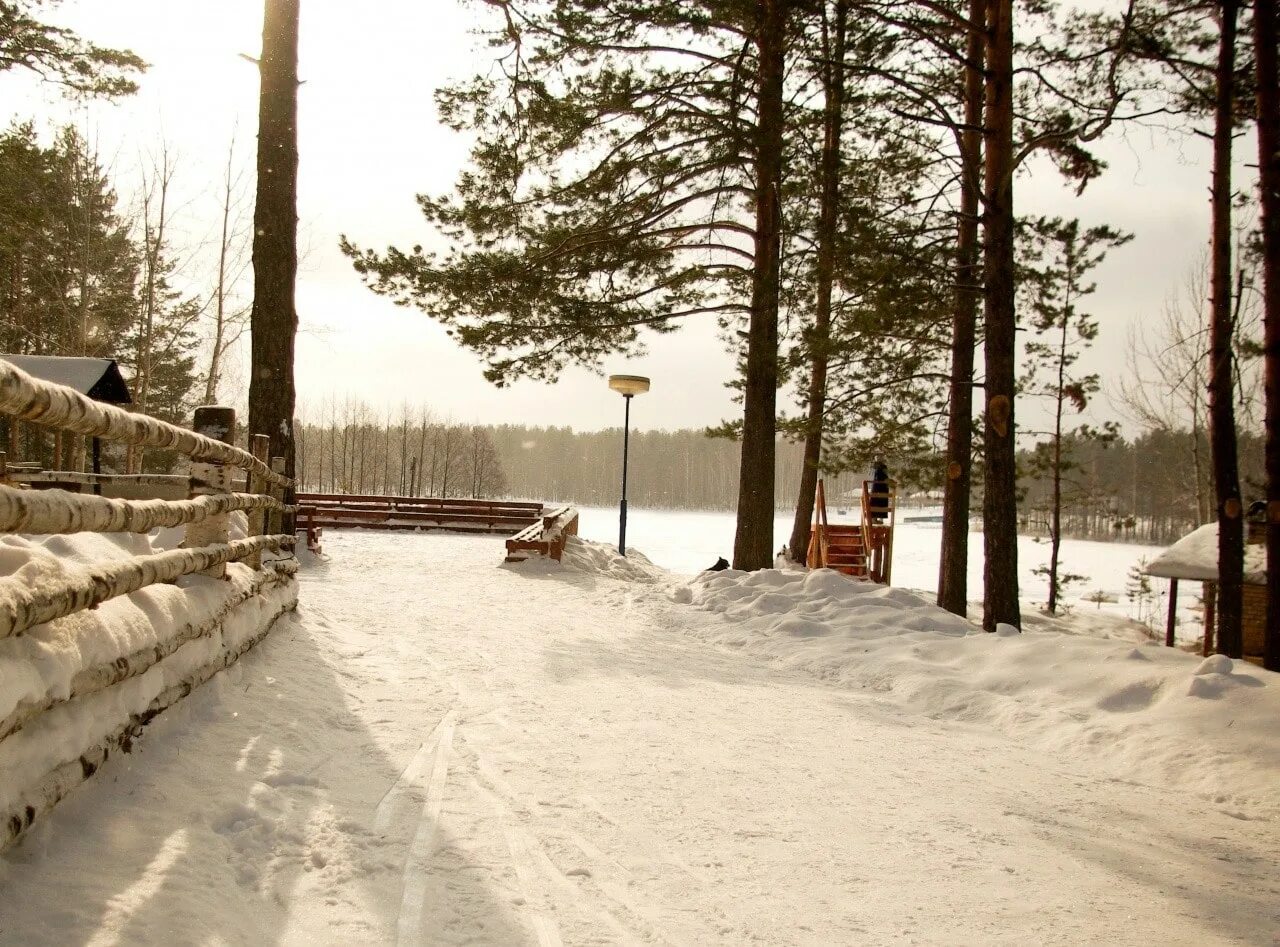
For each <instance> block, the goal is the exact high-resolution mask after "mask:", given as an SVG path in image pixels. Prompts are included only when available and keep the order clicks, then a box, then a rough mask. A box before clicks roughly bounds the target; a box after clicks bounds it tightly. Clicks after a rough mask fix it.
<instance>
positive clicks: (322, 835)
mask: <svg viewBox="0 0 1280 947" xmlns="http://www.w3.org/2000/svg"><path fill="white" fill-rule="evenodd" d="M326 549H327V551H328V553H329V556H330V561H329V562H327V563H321V564H319V565H316V566H314V567H312V568H309V569H307V570H304V572H303V573H302V575H301V581H302V593H301V603H302V604H301V606H300V609H299V613H298V616H297V617H296V618H289V619H284V620H282V621H281V622H280V623H279V624H278V625H277V627H276V630H275V631H274V632H273V633H272V634H271V635H270V636H269V637H268V638H267V639H266V640H265V641H264V642H263V643H262V644H261V645H260V646H258V647H257V648H256V649H255V650H254V651H252V652H250V653H249V654H247V655H246V656H245V657H244V658H242V659H241V661H240V662H239V663H238V664H237V665H236V666H234V667H233V668H231V669H229V670H228V671H227V672H225V673H223V674H220V675H218V676H217V677H216V678H215V679H214V680H213V681H211V682H210V683H209V684H207V685H205V686H204V687H202V688H201V689H200V690H198V691H197V692H196V693H194V694H193V695H192V696H191V697H189V698H188V699H187V700H185V701H183V702H182V703H181V704H180V705H178V707H176V708H175V709H173V710H171V711H169V712H167V713H165V714H163V715H161V716H160V717H159V718H157V719H156V720H155V721H154V722H153V723H152V725H151V726H150V727H148V728H147V730H146V731H145V733H144V735H143V737H142V739H141V740H140V741H138V744H137V745H136V747H135V750H134V752H133V753H132V754H131V755H128V756H124V757H117V758H113V759H111V760H109V761H108V763H107V764H106V765H105V766H104V767H103V768H102V770H101V771H100V772H99V774H98V775H97V776H96V777H95V778H94V779H93V780H91V781H90V783H89V784H87V785H86V786H85V787H83V788H82V789H80V790H78V791H77V792H76V793H74V794H73V796H72V797H71V798H69V799H68V800H67V801H66V802H65V803H63V804H62V805H61V806H59V808H58V810H57V811H56V812H55V813H54V814H53V815H52V816H51V817H49V818H47V819H46V820H44V822H43V823H42V824H41V825H39V826H38V827H37V828H36V829H35V830H34V831H33V832H32V833H31V834H30V836H29V837H28V838H27V839H26V840H25V841H24V842H22V843H21V844H20V845H18V846H16V847H15V848H14V849H13V850H11V851H10V852H9V853H7V854H6V855H5V856H3V858H0V904H2V905H3V907H0V945H10V944H13V945H30V944H36V945H40V944H49V945H54V944H58V945H61V944H68V943H88V942H92V943H94V944H101V945H107V944H173V943H218V944H246V945H248V944H255V945H256V944H264V943H278V944H306V945H315V944H329V943H335V944H365V943H386V944H390V943H396V944H417V943H431V944H434V943H443V944H462V943H468V944H474V943H481V944H536V945H539V947H556V945H560V944H571V945H575V944H627V943H634V944H662V943H679V944H684V943H723V944H747V943H761V944H885V943H894V944H898V943H904V944H959V943H964V944H1017V945H1023V944H1082V943H1107V944H1134V945H1137V944H1149V943H1157V942H1158V943H1161V944H1185V945H1201V944H1275V943H1280V939H1277V938H1278V937H1280V867H1278V866H1280V842H1277V840H1276V832H1275V826H1274V820H1273V819H1272V817H1271V815H1270V813H1269V812H1262V811H1237V810H1233V809H1230V808H1228V807H1224V806H1216V805H1214V804H1212V803H1210V802H1206V801H1205V800H1204V799H1202V798H1200V797H1196V796H1192V795H1189V794H1187V793H1185V792H1179V791H1176V790H1175V789H1173V788H1170V787H1168V786H1164V785H1161V784H1159V783H1157V782H1154V781H1150V780H1148V781H1145V782H1144V781H1142V780H1140V779H1127V778H1124V777H1123V775H1120V774H1117V773H1116V772H1115V770H1114V768H1113V767H1107V766H1102V765H1097V766H1094V765H1091V764H1090V763H1089V761H1088V760H1087V759H1084V758H1081V757H1079V756H1076V755H1061V754H1053V753H1049V752H1046V751H1045V750H1044V749H1043V748H1038V747H1037V746H1036V745H1035V744H1033V743H1031V742H1028V741H1027V740H1023V739H1020V738H1019V737H1018V735H1017V734H1011V733H1004V732H998V731H996V730H994V729H992V728H990V727H980V726H977V725H974V724H972V723H964V722H958V721H954V720H947V719H939V718H935V717H928V716H924V715H921V714H919V713H913V712H911V711H909V710H907V709H904V708H903V707H902V706H900V705H898V704H895V702H894V698H895V695H894V693H893V692H892V691H887V690H875V689H873V688H867V689H853V688H850V687H848V686H840V685H839V684H838V683H834V682H828V681H824V680H820V679H818V678H817V677H814V676H812V675H809V674H805V673H803V672H801V671H796V670H787V669H784V668H782V667H779V666H778V665H777V664H770V663H766V662H765V661H764V660H762V659H761V658H760V657H759V656H758V655H753V654H751V653H749V652H748V651H747V650H746V649H742V648H734V647H729V646H723V645H716V644H712V643H709V642H708V641H706V640H702V639H701V638H700V637H699V635H698V634H697V630H698V628H704V629H706V630H707V632H708V634H707V637H711V636H713V635H712V633H713V632H714V631H715V629H717V628H722V627H723V623H724V622H725V618H724V617H722V616H720V615H716V614H709V613H707V612H705V611H699V610H696V609H693V608H690V607H689V606H687V605H677V604H673V603H672V601H671V600H670V599H669V598H668V597H667V596H666V595H664V586H663V581H664V580H662V579H661V578H660V577H659V578H654V577H651V576H646V575H644V574H642V573H641V572H637V574H636V575H635V576H632V578H633V580H634V581H627V580H625V579H624V578H615V577H610V576H609V575H605V574H590V573H575V572H572V571H570V570H557V569H553V568H549V567H548V568H542V567H538V566H536V565H535V566H533V567H531V568H528V567H519V568H498V567H497V563H498V562H500V560H501V557H502V546H501V543H500V541H499V540H497V539H495V538H492V537H474V536H446V535H439V534H436V535H416V534H397V535H393V536H388V535H386V534H376V533H362V532H341V531H333V532H332V533H330V534H327V535H326ZM628 568H631V567H628ZM645 583H656V584H645Z"/></svg>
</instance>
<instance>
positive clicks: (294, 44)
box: [249, 0, 300, 476]
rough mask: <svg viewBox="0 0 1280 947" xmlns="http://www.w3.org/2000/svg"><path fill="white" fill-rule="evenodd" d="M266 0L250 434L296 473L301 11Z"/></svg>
mask: <svg viewBox="0 0 1280 947" xmlns="http://www.w3.org/2000/svg"><path fill="white" fill-rule="evenodd" d="M299 2H300V0H266V8H265V15H264V17H263V26H262V59H261V61H260V63H259V71H260V73H261V93H260V96H259V102H258V187H257V202H256V204H255V206H254V213H253V227H254V237H253V311H252V314H251V316H250V331H251V332H252V356H251V365H252V367H251V376H250V382H249V431H250V433H254V434H266V435H267V436H268V437H270V438H271V456H273V457H284V458H285V472H286V473H287V474H289V475H290V476H292V474H293V469H294V450H293V412H294V398H295V395H294V385H293V345H294V336H295V335H296V333H297V329H298V316H297V312H296V311H295V309H294V282H295V280H296V277H297V272H298V252H297V231H298V199H297V194H298V131H297V121H298V119H297V115H298V7H299Z"/></svg>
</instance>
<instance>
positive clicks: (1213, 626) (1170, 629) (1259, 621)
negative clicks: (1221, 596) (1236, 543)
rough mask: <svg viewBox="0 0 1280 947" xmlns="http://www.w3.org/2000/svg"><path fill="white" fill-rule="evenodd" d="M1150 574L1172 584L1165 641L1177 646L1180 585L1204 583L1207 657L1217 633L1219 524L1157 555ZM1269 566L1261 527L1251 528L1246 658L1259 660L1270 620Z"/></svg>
mask: <svg viewBox="0 0 1280 947" xmlns="http://www.w3.org/2000/svg"><path fill="white" fill-rule="evenodd" d="M1146 573H1147V575H1152V576H1157V577H1159V578H1163V579H1168V580H1169V612H1168V617H1167V619H1166V622H1165V638H1164V643H1165V644H1166V645H1167V646H1169V647H1171V648H1172V647H1173V643H1174V628H1175V626H1176V624H1177V609H1178V583H1179V582H1180V581H1189V582H1200V583H1202V585H1203V589H1204V592H1203V598H1204V648H1203V652H1204V654H1206V655H1208V654H1209V653H1210V652H1211V651H1212V650H1213V642H1214V638H1215V634H1216V631H1217V609H1216V604H1217V598H1218V524H1217V523H1216V522H1213V523H1206V524H1204V525H1203V526H1201V527H1198V528H1197V529H1195V530H1192V531H1191V532H1190V533H1188V534H1187V535H1186V536H1183V537H1182V538H1181V539H1179V540H1178V541H1177V542H1176V543H1174V544H1173V545H1172V546H1170V547H1169V548H1168V549H1166V550H1165V551H1164V552H1162V553H1161V554H1160V555H1158V556H1157V557H1156V558H1155V559H1153V560H1152V561H1151V562H1150V563H1148V564H1147V568H1146ZM1266 582H1267V563H1266V550H1265V547H1264V546H1263V529H1262V526H1261V524H1258V523H1253V522H1249V523H1247V524H1246V532H1245V547H1244V589H1243V597H1244V615H1243V632H1244V654H1245V657H1254V656H1260V655H1261V654H1262V648H1263V636H1264V634H1265V626H1266V617H1267V589H1266Z"/></svg>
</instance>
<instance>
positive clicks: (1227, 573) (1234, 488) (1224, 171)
mask: <svg viewBox="0 0 1280 947" xmlns="http://www.w3.org/2000/svg"><path fill="white" fill-rule="evenodd" d="M1238 13H1239V7H1238V0H1221V17H1222V35H1221V37H1220V39H1219V46H1218V71H1217V103H1216V106H1215V126H1214V133H1213V189H1212V201H1213V209H1212V214H1213V244H1212V250H1211V252H1212V261H1211V268H1212V272H1211V274H1210V285H1211V293H1212V299H1211V301H1210V312H1211V315H1210V319H1211V321H1210V325H1209V443H1210V447H1211V449H1212V453H1213V482H1214V491H1215V498H1216V500H1217V517H1218V650H1219V651H1221V652H1222V653H1223V654H1226V655H1229V656H1230V657H1233V658H1238V657H1240V656H1241V653H1242V651H1243V649H1244V637H1243V630H1242V625H1241V622H1242V620H1243V610H1244V599H1243V588H1242V584H1243V581H1244V517H1243V516H1242V515H1241V514H1242V513H1243V509H1242V507H1241V503H1240V471H1239V466H1238V460H1237V452H1236V418H1235V406H1234V404H1233V403H1232V395H1233V394H1234V385H1233V384H1232V375H1233V371H1232V363H1231V337H1232V312H1231V310H1232V293H1231V132H1232V125H1233V122H1232V118H1233V112H1234V102H1235V52H1236V17H1237V15H1238Z"/></svg>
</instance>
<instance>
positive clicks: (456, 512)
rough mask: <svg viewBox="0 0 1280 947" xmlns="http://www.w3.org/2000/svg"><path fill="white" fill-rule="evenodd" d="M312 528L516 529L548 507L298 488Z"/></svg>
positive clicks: (536, 519) (530, 522) (519, 502)
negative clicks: (300, 489)
mask: <svg viewBox="0 0 1280 947" xmlns="http://www.w3.org/2000/svg"><path fill="white" fill-rule="evenodd" d="M297 503H298V506H299V508H300V510H299V512H300V513H301V512H302V508H305V510H306V516H307V523H308V527H309V528H311V529H321V528H323V527H329V528H332V529H339V528H345V529H379V530H428V529H440V530H447V531H448V532H451V533H511V532H514V531H518V530H521V529H524V528H525V527H526V526H531V525H533V524H535V523H537V522H539V520H540V518H541V517H542V515H543V512H544V508H543V505H542V504H541V503H536V502H533V501H529V500H468V499H461V498H458V497H449V498H441V497H404V496H375V495H372V494H348V493H299V494H298V499H297Z"/></svg>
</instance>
